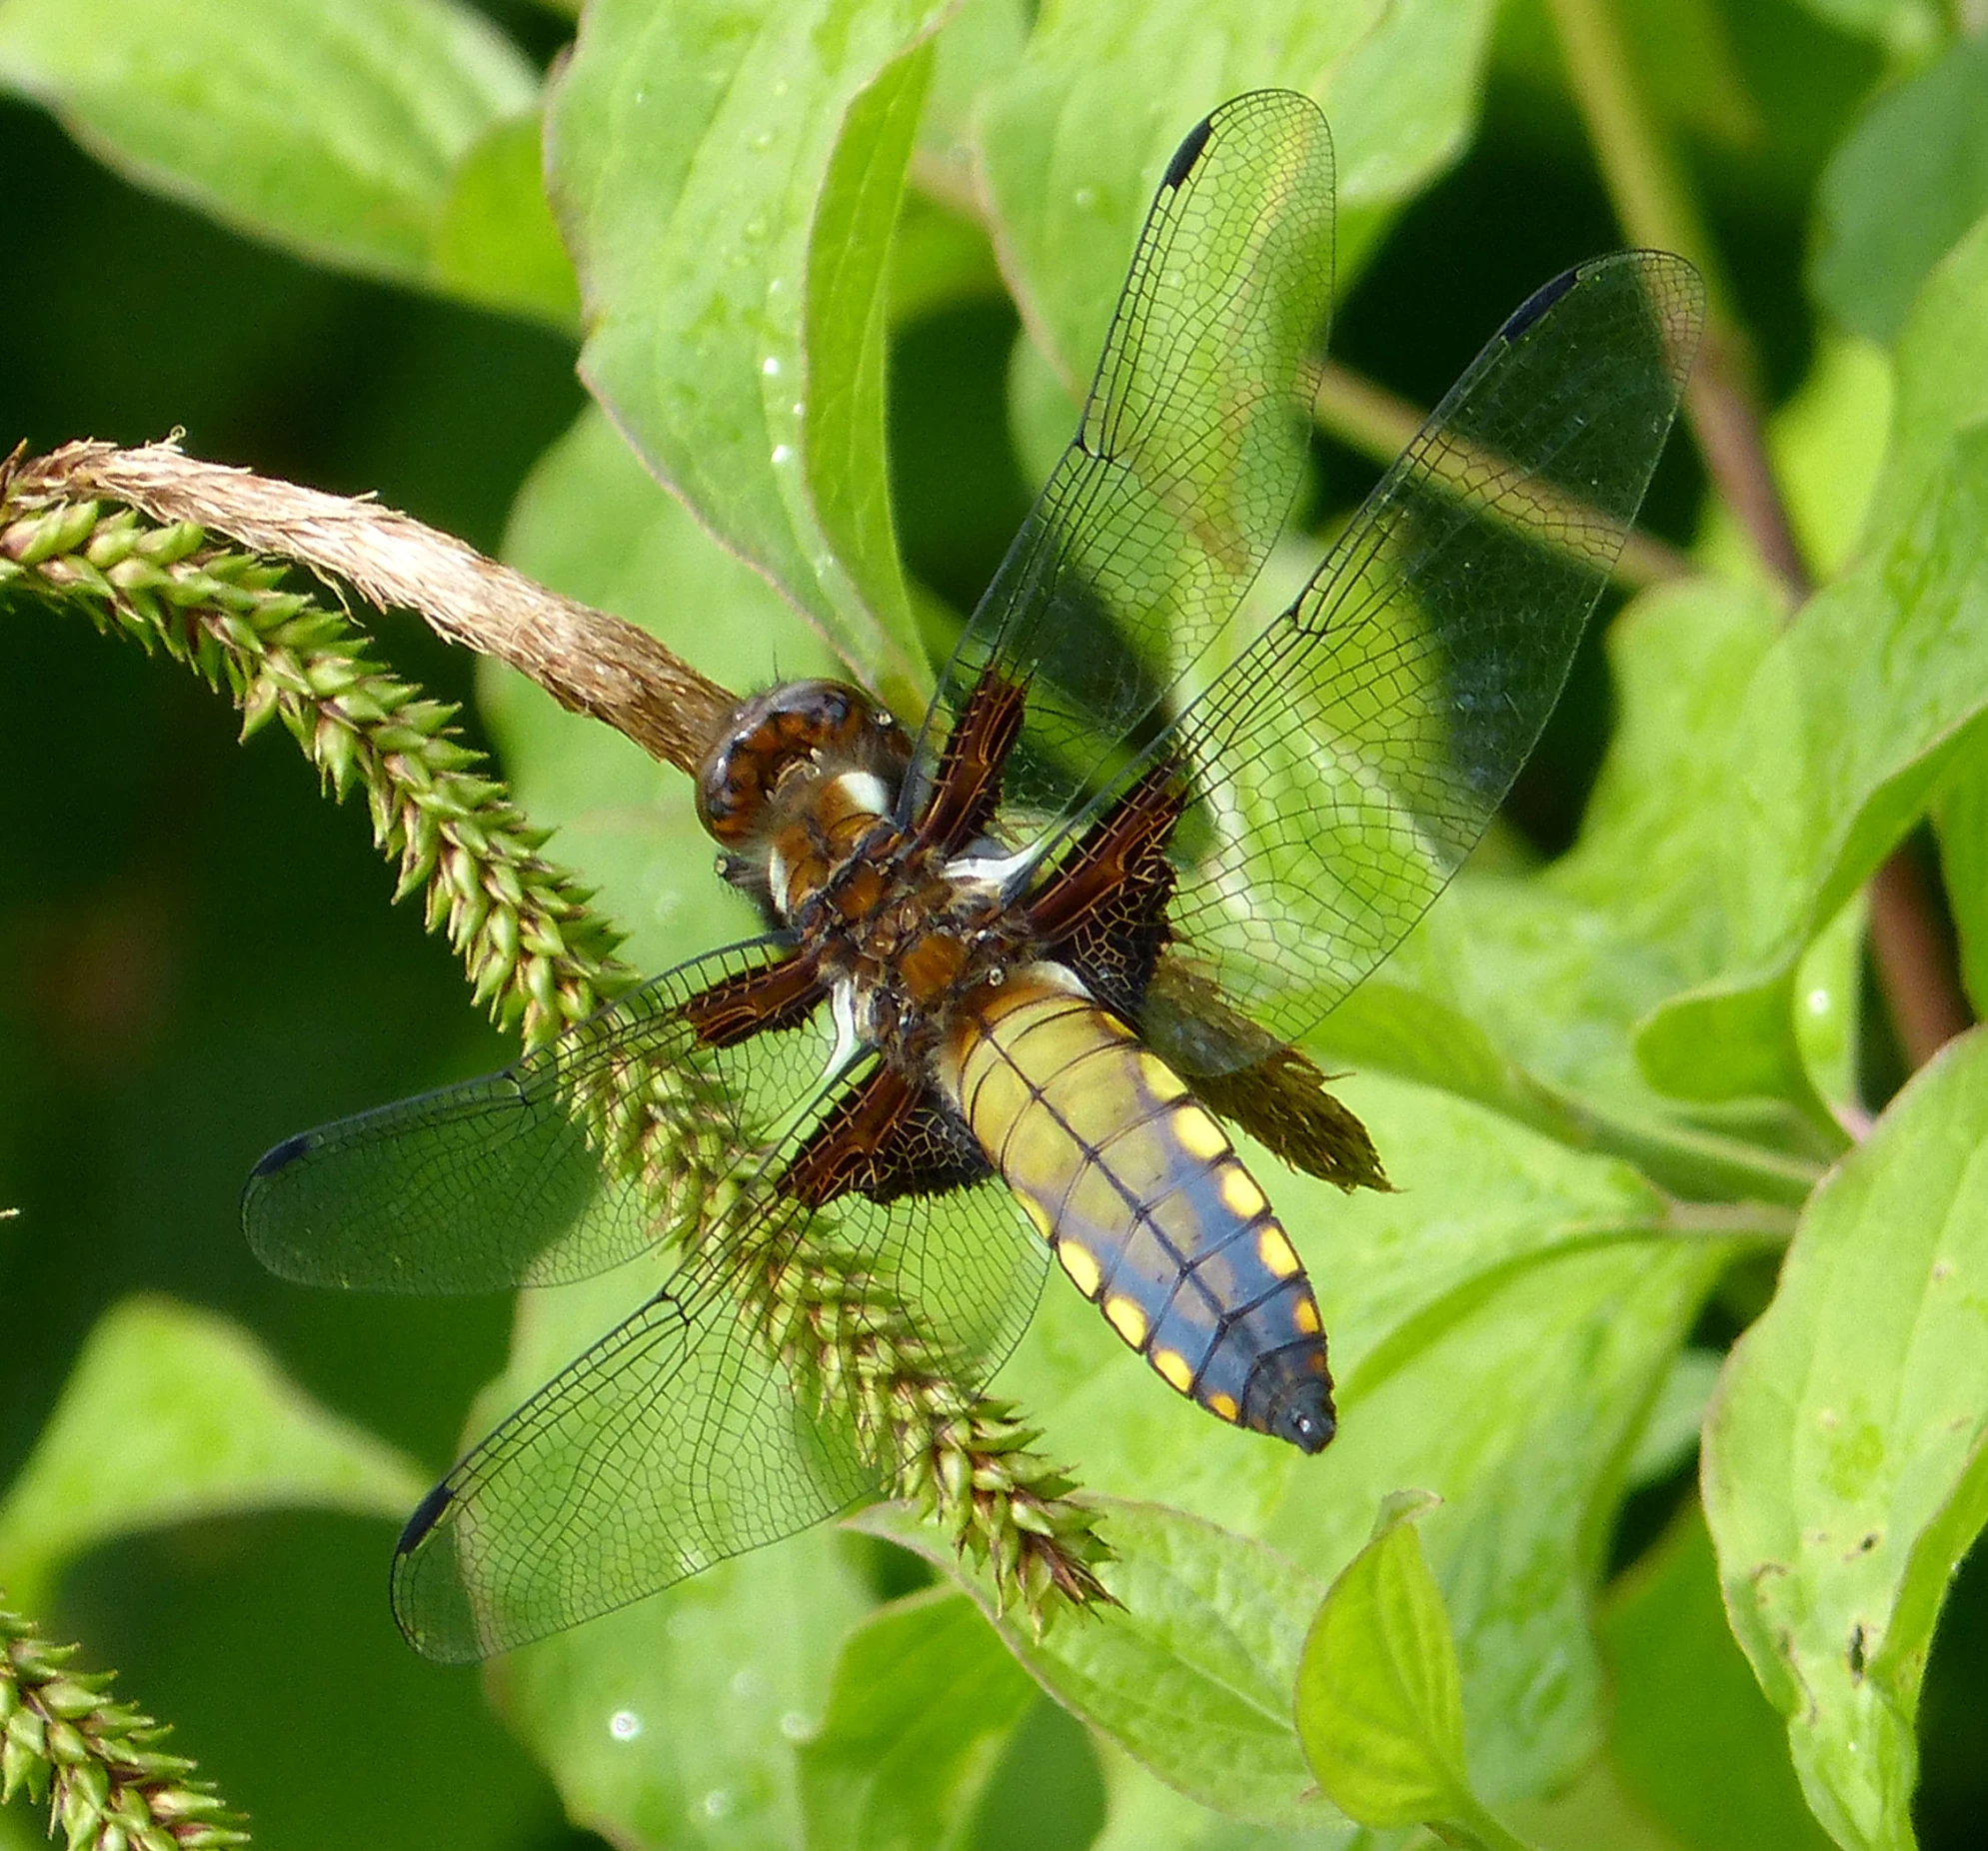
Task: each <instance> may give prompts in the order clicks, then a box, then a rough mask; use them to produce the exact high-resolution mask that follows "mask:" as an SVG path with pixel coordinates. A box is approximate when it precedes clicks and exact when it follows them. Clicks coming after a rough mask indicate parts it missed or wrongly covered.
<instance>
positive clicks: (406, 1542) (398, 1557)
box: [394, 1478, 456, 1577]
mask: <svg viewBox="0 0 1988 1851" xmlns="http://www.w3.org/2000/svg"><path fill="white" fill-rule="evenodd" d="M455 1501H456V1493H455V1492H454V1491H453V1490H451V1489H450V1487H449V1481H448V1479H446V1478H445V1479H443V1480H442V1482H441V1483H440V1484H438V1485H437V1486H436V1487H435V1488H434V1490H432V1491H430V1492H429V1494H428V1495H427V1496H426V1497H424V1498H423V1499H422V1500H421V1502H420V1503H419V1504H417V1505H416V1506H415V1509H414V1515H413V1516H411V1517H409V1518H408V1520H407V1527H406V1528H405V1529H403V1530H402V1531H401V1539H400V1541H399V1542H397V1543H395V1544H394V1573H395V1575H396V1577H398V1576H399V1574H400V1564H401V1563H402V1562H403V1561H405V1560H406V1559H407V1557H408V1556H410V1555H412V1554H413V1553H414V1552H415V1550H417V1549H418V1548H420V1547H421V1545H422V1544H423V1543H424V1542H425V1541H427V1539H428V1532H429V1531H430V1530H432V1529H433V1528H434V1527H435V1526H436V1524H438V1523H440V1522H441V1521H442V1513H443V1512H444V1511H445V1510H447V1509H448V1508H449V1506H450V1505H451V1504H453V1503H454V1502H455Z"/></svg>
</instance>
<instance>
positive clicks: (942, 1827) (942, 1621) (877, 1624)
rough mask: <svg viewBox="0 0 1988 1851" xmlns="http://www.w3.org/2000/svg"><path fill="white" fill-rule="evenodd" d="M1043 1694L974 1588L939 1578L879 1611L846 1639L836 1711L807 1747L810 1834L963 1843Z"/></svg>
mask: <svg viewBox="0 0 1988 1851" xmlns="http://www.w3.org/2000/svg"><path fill="white" fill-rule="evenodd" d="M1035 1696H1036V1693H1035V1686H1034V1685H1033V1684H1032V1683H1031V1682H1030V1681H1029V1679H1028V1677H1027V1674H1026V1673H1025V1672H1023V1671H1022V1669H1021V1667H1020V1666H1019V1665H1017V1664H1016V1663H1015V1662H1014V1660H1013V1658H1012V1657H1010V1656H1009V1654H1008V1652H1007V1650H1006V1648H1005V1647H1004V1646H1003V1645H1002V1644H1001V1642H1000V1640H999V1638H998V1637H997V1636H996V1635H995V1633H994V1629H993V1628H992V1627H991V1626H989V1625H988V1623H987V1621H986V1619H984V1618H983V1617H982V1614H981V1610H980V1609H979V1608H978V1607H977V1606H975V1605H974V1603H973V1602H972V1601H971V1600H967V1599H965V1598H963V1597H962V1596H961V1595H959V1594H956V1593H950V1592H942V1591H938V1590H935V1591H933V1592H931V1593H927V1594H919V1595H915V1596H913V1597H912V1598H911V1599H909V1600H903V1601H899V1602H898V1603H897V1604H896V1605H894V1606H889V1607H885V1608H883V1609H881V1610H880V1611H878V1612H876V1613H873V1614H872V1615H871V1616H870V1618H869V1619H867V1620H866V1621H865V1622H864V1623H863V1624H862V1625H861V1626H858V1627H857V1628H855V1630H853V1631H852V1632H851V1633H850V1634H849V1636H848V1638H847V1639H845V1640H844V1642H843V1649H842V1656H841V1658H840V1659H839V1660H838V1661H837V1664H836V1676H835V1683H834V1685H833V1686H832V1687H831V1690H830V1694H829V1708H828V1713H827V1714H826V1715H825V1716H824V1717H823V1719H822V1726H821V1728H820V1730H819V1732H817V1733H816V1734H815V1735H813V1736H811V1737H810V1738H809V1740H808V1741H807V1743H806V1744H805V1745H804V1746H803V1748H802V1750H801V1792H802V1804H803V1807H804V1810H805V1814H806V1818H807V1833H808V1843H809V1845H810V1846H812V1847H815V1848H816V1851H833V1848H834V1847H839V1846H846V1847H850V1851H855V1848H856V1847H859V1846H861V1847H865V1848H866V1851H894V1848H895V1851H926V1848H927V1847H936V1846H942V1845H954V1844H958V1843H960V1842H961V1839H962V1834H963V1833H964V1831H965V1829H966V1828H967V1827H968V1826H969V1825H970V1824H971V1823H972V1819H973V1806H974V1801H975V1799H976V1798H977V1797H978V1795H979V1794H980V1793H981V1791H982V1789H983V1788H984V1787H985V1785H986V1782H987V1779H988V1776H989V1775H990V1773H992V1772H993V1769H994V1761H995V1758H996V1757H997V1756H998V1755H999V1753H1000V1751H1001V1749H1002V1747H1003V1746H1004V1744H1005V1743H1006V1742H1007V1740H1008V1739H1009V1737H1010V1736H1011V1735H1012V1734H1013V1732H1014V1730H1015V1728H1016V1726H1017V1725H1018V1724H1019V1723H1020V1721H1021V1719H1022V1717H1023V1716H1025V1715H1026V1714H1027V1712H1028V1708H1029V1705H1030V1704H1031V1703H1033V1702H1034V1701H1035Z"/></svg>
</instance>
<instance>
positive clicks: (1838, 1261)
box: [1704, 1032, 1988, 1847]
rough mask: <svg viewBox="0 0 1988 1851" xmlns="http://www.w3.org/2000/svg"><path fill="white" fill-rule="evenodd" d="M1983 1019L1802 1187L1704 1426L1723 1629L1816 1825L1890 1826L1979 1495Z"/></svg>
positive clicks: (1987, 1389) (1987, 1456)
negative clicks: (1793, 1229) (1764, 1703)
mask: <svg viewBox="0 0 1988 1851" xmlns="http://www.w3.org/2000/svg"><path fill="white" fill-rule="evenodd" d="M1985 1267H1988V1036H1984V1035H1983V1034H1981V1033H1979V1032H1977V1033H1974V1034H1970V1035H1968V1036H1965V1037H1963V1038H1962V1039H1960V1040H1958V1041H1955V1042H1953V1043H1951V1044H1950V1045H1949V1046H1948V1047H1947V1048H1945V1049H1944V1050H1943V1051H1942V1052H1941V1053H1940V1054H1939V1055H1938V1056H1937V1057H1936V1058H1935V1059H1934V1060H1933V1061H1932V1062H1931V1063H1930V1064H1929V1065H1927V1066H1926V1067H1925V1068H1923V1069H1922V1070H1921V1071H1920V1072H1919V1073H1918V1074H1917V1075H1915V1077H1914V1078H1913V1080H1912V1082H1911V1083H1910V1084H1909V1085H1908V1086H1907V1087H1906V1089H1905V1090H1904V1091H1903V1092H1902V1093H1900V1094H1899V1096H1898V1097H1897V1098H1896V1099H1895V1100H1894V1101H1893V1102H1892V1104H1891V1105H1890V1107H1889V1108H1888V1109H1887V1110H1886V1112H1885V1114H1884V1116H1883V1117H1882V1118H1881V1119H1880V1120H1879V1122H1878V1126H1877V1128H1876V1130H1875V1131H1874V1132H1873V1133H1872V1135H1871V1137H1870V1138H1869V1139H1868V1141H1867V1142H1865V1143H1864V1144H1863V1145H1861V1146H1860V1147H1859V1148H1858V1149H1857V1150H1855V1151H1854V1152H1852V1153H1851V1155H1850V1156H1848V1157H1846V1158H1845V1159H1844V1161H1843V1163H1842V1165H1841V1167H1840V1168H1839V1169H1838V1170H1837V1171H1836V1173H1835V1174H1834V1175H1832V1176H1831V1178H1830V1179H1829V1181H1828V1182H1827V1183H1826V1184H1825V1185H1824V1186H1823V1188H1822V1189H1821V1190H1819V1191H1818V1192H1817V1194H1816V1197H1815V1199H1814V1201H1813V1202H1812V1204H1811V1205H1810V1208H1809V1210H1808V1212H1807V1213H1806V1214H1805V1215H1804V1216H1803V1219H1802V1224H1801V1227H1800V1230H1799V1231H1798V1232H1797V1234H1796V1236H1795V1240H1794V1244H1793V1245H1792V1246H1791V1247H1790V1249H1789V1252H1788V1257H1787V1261H1786V1263H1785V1265H1784V1267H1783V1269H1782V1275H1781V1283H1780V1288H1779V1290H1778V1291H1777V1292H1776V1294H1775V1297H1774V1302H1773V1304H1772V1305H1771V1306H1770V1307H1769V1309H1768V1311H1767V1313H1766V1315H1765V1316H1763V1317H1762V1318H1761V1319H1760V1320H1759V1321H1758V1322H1757V1323H1756V1324H1754V1326H1753V1327H1752V1328H1751V1329H1750V1330H1749V1331H1747V1332H1746V1334H1745V1335H1744V1336H1743V1337H1742V1338H1741V1339H1740V1341H1739V1343H1738V1344H1737V1346H1736V1347H1735V1349H1734V1351H1733V1356H1732V1360H1731V1362H1730V1364H1729V1365H1728V1368H1727V1373H1726V1378H1725V1380H1724V1383H1723V1384H1722V1387H1721V1390H1720V1394H1719V1396H1718V1398H1717V1400H1716V1402H1715V1404H1714V1407H1713V1413H1712V1418H1711V1422H1710V1425H1709V1427H1708V1428H1707V1433H1706V1456H1705V1472H1704V1483H1705V1496H1706V1509H1707V1514H1708V1516H1709V1518H1710V1521H1711V1528H1712V1534H1713V1537H1714V1539H1715V1541H1716V1542H1717V1545H1718V1552H1719V1573H1720V1578H1721V1581H1722V1583H1723V1586H1724V1589H1725V1600H1726V1606H1727V1609H1728V1611H1729V1612H1730V1614H1731V1616H1732V1623H1733V1627H1734V1630H1735V1632H1736V1633H1737V1635H1738V1637H1739V1641H1740V1643H1741V1645H1742V1646H1744V1647H1745V1649H1746V1653H1747V1656H1748V1657H1749V1659H1751V1661H1752V1664H1753V1669H1754V1672H1755V1674H1756V1675H1757V1676H1758V1677H1759V1679H1760V1682H1761V1685H1762V1688H1764V1689H1765V1691H1766V1692H1767V1695H1768V1698H1769V1700H1770V1701H1771V1702H1772V1703H1773V1704H1774V1706H1775V1707H1776V1708H1777V1709H1779V1710H1780V1711H1781V1712H1782V1714H1783V1715H1784V1716H1785V1718H1786V1719H1787V1728H1788V1738H1789V1741H1790V1743H1791V1745H1792V1748H1793V1751H1794V1759H1795V1766H1796V1768H1797V1770H1798V1771H1799V1773H1800V1775H1801V1780H1802V1787H1803V1791H1804V1792H1805V1793H1806V1794H1807V1796H1808V1802H1809V1805H1810V1806H1811V1808H1813V1810H1814V1811H1815V1812H1816V1814H1817V1816H1818V1817H1819V1818H1820V1819H1821V1820H1822V1822H1823V1823H1824V1825H1826V1826H1827V1827H1828V1828H1829V1831H1830V1833H1831V1835H1832V1836H1833V1837H1834V1838H1835V1839H1836V1840H1837V1842H1838V1843H1839V1844H1842V1845H1845V1846H1850V1847H1863V1846H1870V1847H1877V1846H1891V1845H1898V1844H1904V1843H1908V1842H1910V1824H1909V1814H1908V1802H1909V1800H1910V1797H1911V1792H1912V1786H1913V1778H1914V1773H1915V1768H1916V1755H1915V1749H1914V1743H1913V1737H1912V1722H1913V1716H1914V1712H1915V1710H1916V1708H1917V1702H1918V1691H1919V1681H1920V1678H1921V1675H1922V1674H1923V1672H1924V1668H1925V1662H1926V1653H1927V1649H1928V1647H1929V1645H1930V1643H1931V1637H1932V1628H1933V1621H1934V1617H1935V1615H1936V1614H1937V1612H1938V1608H1939V1602H1940V1598H1941V1596H1942V1594H1943V1592H1944V1590H1945V1588H1946V1585H1947V1582H1948V1580H1949V1578H1950V1576H1951V1575H1952V1573H1953V1570H1954V1568H1955V1567H1956V1566H1957V1564H1958V1563H1959V1561H1960V1559H1961V1557H1962V1555H1964V1554H1965V1553H1966V1550H1967V1547H1968V1545H1969V1543H1971V1542H1972V1540H1973V1538H1974V1536H1975V1534H1976V1533H1977V1532H1978V1530H1979V1529H1980V1527H1981V1525H1982V1522H1983V1519H1984V1517H1988V1448H1984V1446H1983V1444H1982V1415H1981V1410H1982V1408H1983V1406H1984V1405H1988V1323H1984V1319H1983V1317H1982V1311H1981V1298H1980V1292H1979V1281H1980V1279H1981V1278H1982V1276H1983V1271H1984V1268H1985Z"/></svg>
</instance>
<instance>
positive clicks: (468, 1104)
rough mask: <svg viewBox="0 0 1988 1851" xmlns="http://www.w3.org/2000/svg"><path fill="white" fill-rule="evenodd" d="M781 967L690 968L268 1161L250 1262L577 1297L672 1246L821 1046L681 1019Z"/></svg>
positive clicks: (392, 1283)
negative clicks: (737, 977) (723, 1034)
mask: <svg viewBox="0 0 1988 1851" xmlns="http://www.w3.org/2000/svg"><path fill="white" fill-rule="evenodd" d="M776 950H777V947H776V945H775V944H774V943H773V942H772V941H762V942H757V943H749V944H740V945H733V946H731V947H729V948H727V949H725V950H722V951H715V952H712V953H711V954H709V955H707V956H704V957H699V958H695V959H693V960H692V961H691V962H689V963H685V964H680V965H679V966H678V967H677V968H676V969H674V970H671V971H667V972H666V973H665V974H663V975H662V976H659V977H655V978H653V979H651V980H650V981H649V982H647V983H645V984H643V985H642V986H641V987H640V988H639V989H636V990H633V991H631V992H630V993H629V994H628V995H626V996H624V997H622V998H621V999H620V1000H619V1001H617V1002H615V1003H613V1004H611V1005H610V1006H609V1007H607V1008H605V1009H603V1010H601V1011H600V1012H599V1013H598V1014H596V1015H594V1016H592V1017H590V1018H589V1019H588V1020H587V1021H585V1022H582V1023H581V1024H579V1025H578V1026H577V1027H575V1028H573V1029H571V1030H570V1031H569V1032H567V1033H566V1034H564V1035H562V1036H561V1037H560V1039H559V1040H557V1041H555V1042H553V1043H551V1044H550V1045H548V1046H546V1047H542V1048H539V1049H537V1050H536V1051H535V1052H533V1053H530V1054H528V1055H526V1056H525V1057H524V1058H523V1059H522V1060H519V1061H518V1062H516V1063H515V1064H514V1065H512V1066H509V1067H506V1068H505V1069H504V1071H503V1072H501V1073H493V1074H490V1075H489V1076H488V1077H486V1078H483V1079H474V1080H470V1081H468V1082H467V1083H466V1084H463V1085H460V1086H450V1087H448V1088H446V1089H444V1090H442V1091H439V1092H431V1093H426V1094H424V1095H423V1096H421V1097H419V1098H413V1099H407V1100H404V1101H402V1102H401V1103H400V1104H397V1105H388V1106H384V1107H382V1108H381V1109H379V1110H377V1111H369V1112H362V1113H360V1114H359V1115H358V1116H357V1117H352V1118H345V1119H341V1120H340V1121H339V1122H338V1123H336V1124H330V1125H326V1126H325V1127H323V1128H322V1129H321V1130H316V1131H307V1132H305V1133H304V1134H303V1135H301V1136H298V1137H293V1138H290V1139H288V1140H287V1141H286V1142H284V1143H281V1144H279V1145H277V1147H276V1148H275V1149H274V1150H272V1151H271V1152H270V1153H269V1154H268V1155H267V1156H266V1157H264V1158H263V1160H262V1161H261V1162H260V1163H259V1164H257V1166H256V1169H255V1173H254V1174H253V1175H252V1176H251V1177H250V1178H249V1182H248V1186H247V1188H246V1189H245V1190H244V1191H243V1196H242V1218H243V1222H244V1225H245V1226H246V1228H247V1232H248V1237H249V1244H250V1245H251V1247H253V1248H254V1250H255V1253H256V1255H257V1257H258V1258H259V1259H261V1260H262V1262H263V1264H264V1265H266V1266H268V1267H269V1268H270V1269H271V1270H272V1271H274V1272H277V1273H279V1274H281V1275H282V1276H283V1277H285V1278H289V1279H297V1280H300V1281H303V1282H305V1283H307V1284H313V1285H338V1286H345V1287H357V1288H360V1289H363V1290H372V1291H394V1292H419V1293H441V1292H470V1291H495V1290H502V1289H505V1288H508V1287H511V1286H516V1285H549V1284H556V1283H560V1282H563V1281H566V1280H571V1279H579V1278H586V1277H590V1276H592V1275H593V1274H595V1273H599V1272H603V1271H605V1270H607V1268H609V1267H610V1266H615V1265H619V1264H620V1263H622V1262H623V1261H624V1260H628V1259H632V1258H634V1257H635V1255H636V1254H638V1253H642V1252H647V1251H649V1250H651V1249H652V1248H654V1247H656V1246H658V1245H659V1244H665V1245H667V1244H668V1243H671V1242H679V1241H682V1239H683V1238H684V1236H685V1235H686V1233H687V1232H692V1231H694V1230H695V1228H696V1225H697V1223H698V1220H699V1217H700V1216H701V1215H703V1214H704V1213H705V1212H706V1211H707V1203H708V1200H709V1198H710V1196H711V1194H712V1191H713V1189H714V1187H715V1186H716V1184H717V1183H718V1181H719V1180H720V1179H721V1178H722V1177H724V1176H728V1175H730V1174H731V1173H733V1171H734V1170H736V1169H737V1168H738V1166H739V1165H740V1164H742V1163H749V1162H750V1161H751V1160H752V1159H753V1157H754V1155H755V1153H757V1152H758V1151H761V1150H763V1149H765V1148H766V1147H767V1146H768V1144H769V1143H770V1141H771V1140H772V1139H773V1138H774V1137H775V1136H776V1135H777V1133H778V1131H779V1129H780V1126H781V1123H782V1121H783V1119H784V1118H785V1117H787V1116H788V1115H790V1114H791V1113H792V1112H793V1110H794V1109H795V1107H796V1106H797V1105H798V1104H801V1103H803V1102H805V1101H806V1100H808V1099H809V1098H811V1097H812V1096H813V1094H814V1093H815V1091H816V1090H817V1088H818V1087H819V1086H820V1085H821V1083H822V1079H823V1076H824V1069H825V1064H826V1062H827V1059H828V1057H829V1052H830V1046H831V1042H830V1038H829V1035H828V1033H827V1031H826V1030H825V1029H821V1028H817V1027H814V1026H803V1027H798V1028H792V1029H786V1030H782V1031H779V1032H772V1033H766V1034H759V1035H755V1036H753V1037H752V1038H751V1039H749V1040H746V1041H743V1042H741V1043H739V1044H738V1045H736V1046H732V1047H725V1048H713V1047H709V1046H706V1045H704V1044H703V1043H702V1042H700V1040H699V1038H698V1035H697V1031H696V1030H695V1028H693V1027H692V1025H691V1023H690V1022H689V1020H688V1019H687V1018H686V1016H685V1014H684V1012H683V1011H684V1005H685V1003H686V1002H687V1001H688V1000H689V999H690V998H691V997H692V996H695V995H697V994H698V993H699V992H700V991H701V990H703V989H705V988H706V987H707V986H708V985H710V984H712V983H715V982H718V981H720V980H722V979H723V978H726V977H729V976H732V975H734V974H735V973H737V972H738V971H740V970H743V969H747V968H750V967H752V966H754V965H755V964H758V963H762V962H764V961H766V960H767V959H769V958H770V957H772V956H773V955H775V954H776Z"/></svg>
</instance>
